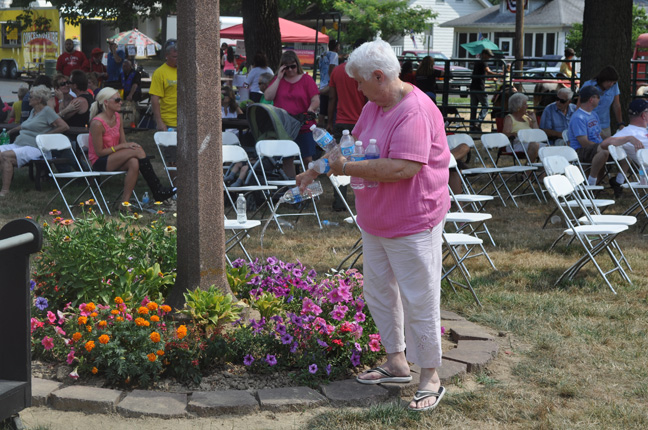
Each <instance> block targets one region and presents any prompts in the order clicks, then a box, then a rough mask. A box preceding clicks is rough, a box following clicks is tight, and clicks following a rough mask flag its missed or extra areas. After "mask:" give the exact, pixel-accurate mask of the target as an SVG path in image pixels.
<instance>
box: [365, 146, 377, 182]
mask: <svg viewBox="0 0 648 430" xmlns="http://www.w3.org/2000/svg"><path fill="white" fill-rule="evenodd" d="M378 158H380V148H378V145H377V144H376V139H369V146H367V149H366V150H365V160H376V159H378ZM364 183H365V187H367V188H376V187H377V186H378V181H367V180H366V179H365V182H364Z"/></svg>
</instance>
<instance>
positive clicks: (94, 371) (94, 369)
mask: <svg viewBox="0 0 648 430" xmlns="http://www.w3.org/2000/svg"><path fill="white" fill-rule="evenodd" d="M91 372H92V374H93V375H96V374H97V372H99V369H97V368H96V367H93V368H92V371H91Z"/></svg>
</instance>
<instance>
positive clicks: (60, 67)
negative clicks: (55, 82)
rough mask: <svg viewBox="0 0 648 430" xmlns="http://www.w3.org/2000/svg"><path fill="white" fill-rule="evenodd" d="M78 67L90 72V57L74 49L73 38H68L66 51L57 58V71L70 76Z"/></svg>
mask: <svg viewBox="0 0 648 430" xmlns="http://www.w3.org/2000/svg"><path fill="white" fill-rule="evenodd" d="M76 69H80V70H83V71H84V72H89V71H90V63H88V59H87V58H86V56H85V54H84V53H83V52H81V51H75V50H74V42H73V41H72V39H67V40H66V41H65V52H64V53H62V54H61V55H60V56H59V57H58V60H56V71H57V72H59V73H61V74H63V75H65V76H70V74H71V73H72V70H76Z"/></svg>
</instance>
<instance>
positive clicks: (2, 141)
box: [0, 128, 11, 145]
mask: <svg viewBox="0 0 648 430" xmlns="http://www.w3.org/2000/svg"><path fill="white" fill-rule="evenodd" d="M10 142H11V139H10V138H9V133H7V129H6V128H3V129H2V133H0V145H9V143H10Z"/></svg>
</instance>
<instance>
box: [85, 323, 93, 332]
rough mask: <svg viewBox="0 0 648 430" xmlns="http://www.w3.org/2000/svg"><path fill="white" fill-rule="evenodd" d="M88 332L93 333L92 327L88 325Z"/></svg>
mask: <svg viewBox="0 0 648 430" xmlns="http://www.w3.org/2000/svg"><path fill="white" fill-rule="evenodd" d="M86 331H87V332H88V333H92V326H91V325H90V324H88V325H87V326H86Z"/></svg>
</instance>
